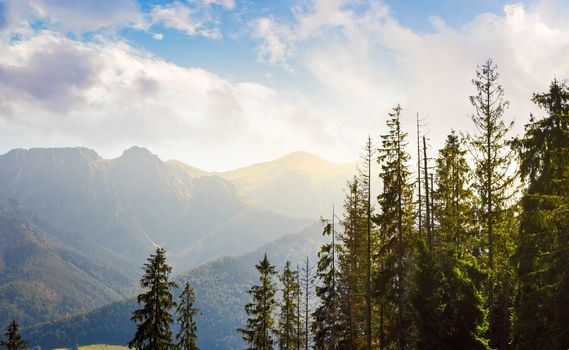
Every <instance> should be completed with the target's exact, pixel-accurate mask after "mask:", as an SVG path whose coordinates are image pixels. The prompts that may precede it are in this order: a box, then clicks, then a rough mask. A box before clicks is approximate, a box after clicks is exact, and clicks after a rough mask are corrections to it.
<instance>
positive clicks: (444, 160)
mask: <svg viewBox="0 0 569 350" xmlns="http://www.w3.org/2000/svg"><path fill="white" fill-rule="evenodd" d="M463 143H464V142H462V140H461V139H460V137H459V136H458V135H457V134H456V133H455V132H454V131H452V132H451V133H450V134H449V135H448V137H447V139H446V142H445V145H444V147H443V148H442V149H441V150H440V151H439V156H438V158H437V160H436V168H435V173H436V178H437V180H436V184H437V188H436V189H435V191H434V195H433V202H434V211H433V214H434V217H435V221H436V222H437V224H438V225H437V229H436V231H437V237H438V239H437V248H438V249H437V250H438V251H439V252H449V251H453V252H454V253H455V254H457V255H458V257H459V258H475V257H479V256H480V255H481V251H480V244H479V243H480V242H479V240H478V239H477V238H478V237H477V236H476V235H477V227H476V215H475V206H476V198H475V196H474V193H473V191H472V189H471V186H470V183H471V181H472V176H471V172H470V167H469V166H468V163H467V161H466V150H465V149H463V147H462V146H461V145H462V144H463Z"/></svg>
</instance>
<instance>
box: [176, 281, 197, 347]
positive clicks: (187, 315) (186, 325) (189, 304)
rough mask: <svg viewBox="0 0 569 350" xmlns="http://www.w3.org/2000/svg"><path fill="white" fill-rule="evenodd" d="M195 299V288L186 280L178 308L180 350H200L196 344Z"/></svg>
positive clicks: (178, 342)
mask: <svg viewBox="0 0 569 350" xmlns="http://www.w3.org/2000/svg"><path fill="white" fill-rule="evenodd" d="M195 299H196V296H195V293H194V289H193V288H192V286H191V284H190V282H186V283H185V284H184V290H183V291H182V294H181V295H180V301H179V303H178V307H177V309H176V314H177V315H178V324H179V325H180V330H179V332H178V334H177V335H176V340H177V343H176V348H177V349H179V350H199V348H198V346H197V345H196V342H197V340H198V335H197V332H198V327H197V325H196V321H195V319H194V317H195V316H196V314H197V312H198V310H197V309H196V308H195V307H194V303H195Z"/></svg>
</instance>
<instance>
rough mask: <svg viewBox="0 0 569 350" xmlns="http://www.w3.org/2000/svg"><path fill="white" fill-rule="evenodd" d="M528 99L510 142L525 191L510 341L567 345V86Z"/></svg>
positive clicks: (534, 345) (529, 345)
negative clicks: (526, 116)
mask: <svg viewBox="0 0 569 350" xmlns="http://www.w3.org/2000/svg"><path fill="white" fill-rule="evenodd" d="M533 102H534V103H535V104H537V105H538V106H539V107H541V108H542V109H544V110H545V111H546V112H547V116H546V117H544V118H541V119H539V120H535V119H534V118H533V116H532V118H531V120H530V123H529V124H527V125H526V127H525V135H524V136H523V137H522V138H520V139H517V140H516V141H515V145H516V149H517V150H518V152H519V156H520V171H521V175H522V179H523V180H524V181H525V182H526V183H527V190H526V191H525V193H524V195H523V198H522V213H521V224H520V228H519V234H518V236H517V248H516V253H515V255H514V257H513V259H512V260H513V261H514V264H515V267H516V274H517V280H518V283H519V284H518V288H517V295H516V301H515V310H516V313H515V321H516V322H515V324H514V331H515V332H514V339H515V340H514V343H515V346H516V348H517V349H537V348H542V349H567V348H569V295H568V293H567V291H568V290H569V272H568V270H567V266H569V249H568V247H569V87H568V86H567V84H566V82H563V81H558V80H553V82H552V83H551V85H550V88H549V91H548V92H546V93H543V94H534V96H533Z"/></svg>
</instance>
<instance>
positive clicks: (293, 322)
mask: <svg viewBox="0 0 569 350" xmlns="http://www.w3.org/2000/svg"><path fill="white" fill-rule="evenodd" d="M297 274H298V272H297V271H293V270H291V268H290V261H287V262H286V264H285V267H284V269H283V272H282V274H281V275H280V276H279V279H280V282H281V285H282V287H281V298H282V299H281V305H280V314H279V319H278V330H277V334H278V343H279V349H280V350H293V349H295V348H296V346H297V344H298V338H299V337H300V334H298V324H297V323H298V319H297V317H296V312H297V308H298V305H297V302H298V296H299V294H300V285H299V283H298V276H297Z"/></svg>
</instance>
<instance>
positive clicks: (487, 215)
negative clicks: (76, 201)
mask: <svg viewBox="0 0 569 350" xmlns="http://www.w3.org/2000/svg"><path fill="white" fill-rule="evenodd" d="M472 83H473V85H474V88H475V91H476V93H475V94H474V95H473V96H470V97H469V101H470V103H471V104H472V116H471V119H472V124H473V128H471V129H472V130H474V131H473V132H472V133H468V134H466V133H462V132H460V131H451V133H450V134H449V135H448V136H447V138H446V141H445V143H444V146H443V147H442V148H441V149H440V150H439V151H438V153H437V154H431V153H433V152H432V151H431V149H430V148H429V145H428V139H427V138H426V136H425V135H423V134H422V133H421V123H423V121H421V120H420V119H419V117H418V116H417V130H415V132H416V148H415V147H412V143H413V142H412V141H411V137H410V136H409V132H408V131H407V130H404V129H403V128H402V123H401V118H402V112H403V108H402V107H401V106H399V105H398V106H396V107H395V108H393V110H392V111H391V112H390V113H389V114H388V116H387V128H386V132H385V134H383V135H380V137H379V139H378V140H377V141H378V142H377V144H376V143H375V142H374V139H373V138H372V137H368V139H367V140H366V142H365V145H364V147H363V151H362V153H361V159H360V162H359V165H358V171H357V174H356V175H355V176H354V177H353V178H352V179H351V180H350V181H348V183H347V184H346V187H345V200H344V203H343V210H341V211H340V210H338V211H339V212H341V214H340V215H339V217H337V216H336V215H335V213H334V211H333V213H332V216H331V217H330V218H323V219H322V220H321V221H322V226H323V235H324V237H325V241H326V243H324V244H322V245H321V247H320V251H319V253H318V259H317V261H311V260H310V259H309V257H306V259H305V260H303V261H295V262H287V263H286V264H284V266H283V268H282V270H280V271H279V270H277V268H276V266H275V265H273V264H272V263H271V261H270V256H268V255H267V254H265V255H264V257H263V258H262V259H261V261H259V262H258V263H257V264H256V265H255V268H256V271H257V273H258V283H257V284H254V285H252V286H250V289H249V291H248V296H249V302H248V303H247V304H246V305H243V308H244V311H245V313H246V315H247V318H246V320H245V322H244V324H243V325H242V326H241V327H239V328H238V329H235V332H237V333H239V334H240V335H241V336H242V339H243V343H244V344H245V345H246V349H259V350H272V349H274V348H278V349H280V350H292V349H297V350H298V349H322V350H328V349H350V350H359V349H361V350H364V349H365V350H371V349H397V350H403V349H500V350H501V349H520V350H521V349H537V348H543V349H553V350H556V349H559V350H565V349H568V348H569V293H568V291H569V271H568V270H567V267H568V266H569V86H568V84H567V82H566V81H564V80H561V79H554V80H553V81H552V82H551V83H550V85H549V90H548V91H546V92H543V93H534V94H533V98H532V101H533V102H534V103H535V104H536V105H537V106H538V107H540V108H541V110H542V112H543V115H542V116H533V115H531V117H530V120H529V123H528V124H527V125H526V126H525V132H524V134H523V135H520V136H518V137H512V136H511V135H510V131H511V128H512V125H513V124H512V123H511V122H509V121H508V120H507V119H506V118H505V113H506V111H507V108H508V105H509V101H508V100H507V97H506V93H505V91H504V89H503V87H502V85H501V84H500V76H499V74H498V70H497V66H496V65H495V64H494V63H493V61H492V60H488V61H486V62H485V63H484V64H483V65H482V66H480V67H477V69H476V71H475V77H474V79H473V80H472ZM411 149H413V150H411ZM415 152H416V153H415ZM377 165H379V167H378V166H377ZM375 169H378V171H376V170H375ZM378 189H379V191H377V190H378ZM375 192H377V193H379V195H377V196H375V195H373V193H375ZM166 257H167V255H166V251H165V250H164V249H162V248H156V251H155V252H154V254H152V255H151V256H150V257H149V258H148V260H147V262H146V264H145V265H144V266H143V270H144V276H143V277H142V279H141V281H140V286H141V288H142V289H143V292H141V294H139V295H138V297H137V305H138V309H137V310H135V311H134V312H133V314H132V318H131V320H132V321H133V323H134V325H136V328H137V329H136V332H135V333H134V334H133V335H132V338H131V341H130V343H129V346H130V347H133V348H136V349H149V350H150V349H152V350H162V349H173V348H175V349H183V350H197V349H198V345H197V340H198V337H199V333H200V330H199V329H198V327H197V324H196V322H195V317H196V316H197V315H198V314H199V313H200V310H199V309H198V308H197V307H196V306H195V303H196V294H195V292H194V289H193V287H192V285H191V284H190V283H189V282H188V281H187V280H184V281H183V283H181V284H180V283H177V282H175V281H174V280H172V279H171V278H170V274H171V272H172V268H171V267H170V266H169V265H168V263H167V262H166ZM212 292H215V291H212ZM5 337H6V340H5V341H4V340H2V342H0V346H5V347H8V348H9V349H20V348H25V346H26V342H25V340H24V339H22V338H21V336H20V334H19V328H18V325H17V323H16V322H15V321H13V322H12V323H11V324H10V325H9V327H8V328H6V333H5Z"/></svg>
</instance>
